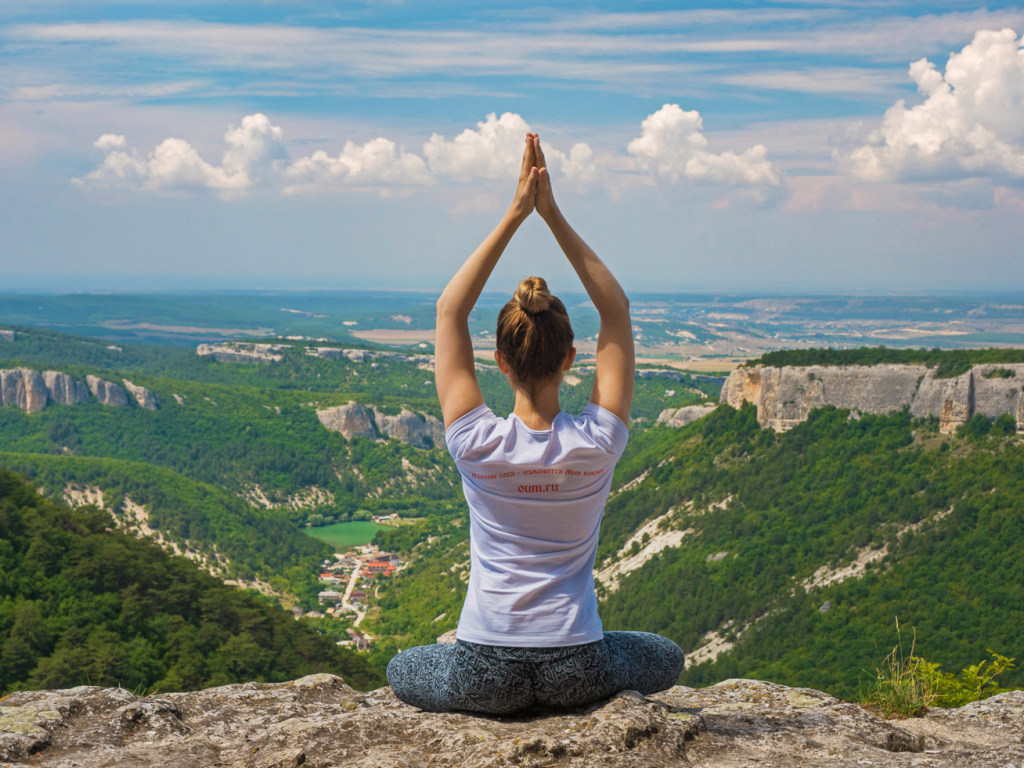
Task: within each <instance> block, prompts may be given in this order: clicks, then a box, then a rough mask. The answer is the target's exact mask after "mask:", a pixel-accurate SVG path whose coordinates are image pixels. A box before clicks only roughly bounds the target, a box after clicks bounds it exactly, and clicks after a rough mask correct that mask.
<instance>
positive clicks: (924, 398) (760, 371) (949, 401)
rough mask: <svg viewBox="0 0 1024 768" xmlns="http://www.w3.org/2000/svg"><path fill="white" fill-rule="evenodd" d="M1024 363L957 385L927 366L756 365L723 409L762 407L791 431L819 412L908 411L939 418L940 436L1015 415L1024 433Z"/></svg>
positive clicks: (761, 416)
mask: <svg viewBox="0 0 1024 768" xmlns="http://www.w3.org/2000/svg"><path fill="white" fill-rule="evenodd" d="M1022 385H1024V364H1019V363H1017V364H1005V365H976V366H974V367H973V368H972V369H971V370H970V371H968V372H967V373H964V374H962V375H960V376H957V377H954V378H948V379H943V378H937V377H936V376H935V371H934V369H932V368H928V367H927V366H924V365H873V366H859V365H851V366H832V365H828V366H826V365H810V366H787V367H782V368H776V367H772V366H761V365H758V366H754V367H752V368H739V369H737V370H735V371H733V372H732V373H731V374H730V375H729V378H728V379H726V382H725V385H724V386H723V387H722V395H721V402H723V403H728V404H729V405H731V406H732V407H734V408H739V407H740V406H741V405H742V404H743V403H744V402H748V403H753V404H754V405H756V406H757V419H758V421H759V422H760V423H761V425H762V426H766V427H771V428H772V429H776V430H786V429H790V428H791V427H793V426H795V425H796V424H799V423H800V422H801V421H804V420H805V419H806V418H807V415H808V414H809V413H810V412H811V411H812V410H813V409H815V408H821V407H823V406H826V405H832V406H836V407H837V408H850V409H851V410H854V411H859V412H860V413H878V414H882V413H890V412H892V411H896V410H899V409H900V408H909V409H910V412H911V414H913V415H914V416H917V417H925V416H936V417H938V419H939V429H940V430H942V431H943V432H952V431H953V430H955V429H956V428H957V427H958V426H960V425H961V424H964V423H965V422H967V421H968V420H969V419H970V418H971V417H972V416H973V415H974V414H976V413H981V414H984V415H985V416H987V417H989V418H990V419H994V418H996V417H997V416H999V415H1001V414H1004V413H1008V414H1010V415H1011V416H1013V417H1014V418H1015V419H1016V421H1017V429H1018V430H1019V431H1021V430H1024V391H1022Z"/></svg>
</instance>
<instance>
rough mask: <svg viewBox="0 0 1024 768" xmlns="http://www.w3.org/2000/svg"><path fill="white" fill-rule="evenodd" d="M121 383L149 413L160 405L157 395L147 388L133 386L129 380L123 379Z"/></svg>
mask: <svg viewBox="0 0 1024 768" xmlns="http://www.w3.org/2000/svg"><path fill="white" fill-rule="evenodd" d="M121 383H122V384H124V388H125V389H126V390H128V394H130V395H131V396H132V397H134V398H135V402H137V403H138V404H139V405H140V406H141V407H142V408H145V409H146V410H147V411H155V410H156V409H157V405H159V403H158V401H157V399H156V395H155V394H154V393H153V392H152V391H151V390H148V389H146V388H145V387H140V386H139V385H138V384H132V383H131V382H130V381H128V379H121Z"/></svg>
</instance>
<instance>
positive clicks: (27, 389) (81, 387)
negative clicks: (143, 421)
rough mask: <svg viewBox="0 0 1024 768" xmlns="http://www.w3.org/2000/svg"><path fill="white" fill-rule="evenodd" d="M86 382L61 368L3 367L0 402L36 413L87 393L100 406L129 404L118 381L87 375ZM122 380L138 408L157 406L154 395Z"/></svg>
mask: <svg viewBox="0 0 1024 768" xmlns="http://www.w3.org/2000/svg"><path fill="white" fill-rule="evenodd" d="M85 381H86V383H84V384H83V383H82V382H81V381H78V380H76V379H73V378H71V377H70V376H69V375H68V374H66V373H63V372H62V371H43V372H42V373H40V372H39V371H34V370H32V369H30V368H13V369H9V370H2V371H0V405H13V406H15V407H17V408H21V410H23V411H25V412H26V413H36V412H38V411H41V410H43V408H45V407H46V406H47V405H49V404H50V403H60V404H61V405H80V404H81V403H84V402H85V401H86V400H88V399H89V393H90V392H91V393H92V394H93V396H95V398H96V399H97V400H99V401H100V403H102V404H103V405H109V406H121V405H127V404H128V395H127V394H126V393H125V390H124V389H122V388H121V386H120V385H119V384H115V383H114V382H111V381H106V380H104V379H101V378H99V377H98V376H86V377H85ZM123 382H124V385H125V387H126V388H127V389H128V391H129V392H131V394H132V397H134V398H135V400H136V402H138V404H139V405H140V406H141V407H143V408H146V409H147V410H150V411H155V410H156V409H157V407H158V404H159V403H158V400H157V397H156V394H154V393H153V392H151V391H150V390H148V389H146V388H145V387H140V386H138V385H136V384H132V382H130V381H128V380H127V379H123Z"/></svg>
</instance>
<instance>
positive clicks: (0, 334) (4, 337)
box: [0, 328, 15, 341]
mask: <svg viewBox="0 0 1024 768" xmlns="http://www.w3.org/2000/svg"><path fill="white" fill-rule="evenodd" d="M14 339H15V335H14V331H9V330H7V329H6V328H0V341H14Z"/></svg>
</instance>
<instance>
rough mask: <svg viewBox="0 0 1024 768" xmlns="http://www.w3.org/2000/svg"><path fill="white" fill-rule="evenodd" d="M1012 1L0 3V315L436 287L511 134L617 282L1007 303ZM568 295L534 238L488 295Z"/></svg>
mask: <svg viewBox="0 0 1024 768" xmlns="http://www.w3.org/2000/svg"><path fill="white" fill-rule="evenodd" d="M1022 35H1024V7H1022V6H1017V5H1011V4H1006V3H999V2H993V3H990V4H988V5H987V6H982V7H978V6H976V5H973V4H967V3H961V2H949V1H946V0H934V1H933V2H929V3H911V2H900V1H899V0H887V1H885V2H878V1H875V0H833V1H832V2H816V1H814V0H787V1H782V0H780V1H778V2H717V3H705V4H699V3H678V2H676V3H673V2H659V1H658V0H643V1H640V2H614V3H612V2H590V3H571V2H564V1H560V0H554V1H553V2H548V3H546V4H544V5H529V4H525V3H509V2H504V1H499V2H489V3H468V2H461V1H456V0H449V1H444V2H441V1H438V2H411V0H409V1H403V0H365V1H364V2H360V1H359V0H348V1H347V2H332V3H326V2H318V1H317V0H280V1H277V0H259V1H250V0H222V1H221V2H217V3H210V2H201V1H200V0H174V1H173V2H166V1H165V0H134V1H133V0H88V1H85V0H83V1H81V2H72V1H70V0H66V1H64V2H58V1H57V0H3V2H2V3H0V292H2V291H3V290H14V291H32V290H45V291H79V290H87V291H102V290H112V291H122V290H141V291H159V290H181V289H206V288H210V289H359V288H396V289H417V290H430V291H437V290H440V289H441V288H442V287H443V286H444V284H445V282H446V281H447V279H448V278H449V277H450V275H451V274H452V273H454V271H455V270H456V269H457V268H458V266H459V265H460V264H461V262H462V260H464V259H465V258H466V256H468V254H469V253H470V252H472V250H473V249H474V248H475V246H476V245H477V244H478V243H479V242H480V240H482V239H483V237H484V236H485V235H486V234H487V233H488V232H489V231H490V229H491V228H492V227H493V226H494V225H495V224H496V223H497V222H498V220H499V219H500V217H501V214H502V212H503V211H504V210H505V209H506V208H507V206H508V204H509V203H510V202H511V197H512V192H513V190H514V187H515V181H516V174H517V169H518V165H519V160H520V155H521V149H522V145H523V137H524V134H525V133H526V131H528V130H529V131H534V132H538V133H539V134H540V136H541V141H542V142H543V143H544V145H545V146H546V148H547V155H548V162H549V166H550V170H551V176H552V183H553V187H554V191H555V196H556V199H557V201H558V203H559V205H560V206H561V208H562V210H563V212H564V213H565V214H566V217H567V218H568V219H569V221H570V223H572V224H573V225H574V226H575V227H576V229H577V230H578V231H579V232H580V234H581V235H582V236H583V237H584V238H585V239H586V240H587V241H588V242H589V243H590V245H591V246H592V247H593V248H594V249H595V250H596V251H597V253H598V254H599V255H601V256H602V258H603V259H604V260H605V261H606V262H607V263H608V264H609V266H610V267H611V268H612V269H613V271H614V272H615V273H616V274H617V275H618V276H619V278H620V280H621V282H622V283H623V285H624V286H625V287H626V288H627V290H636V291H641V290H642V291H652V290H664V291H693V290H697V291H736V292H755V293H756V292H762V293H769V292H771V293H778V292H785V293H794V292H829V293H890V292H892V293H905V292H929V291H957V290H1001V291H1007V290H1009V291H1017V290H1024V258H1021V256H1022V255H1024V249H1022V246H1021V232H1022V231H1024V228H1022V227H1021V225H1020V222H1021V220H1022V217H1024V48H1022ZM527 274H541V275H543V276H546V277H547V278H548V279H549V283H551V285H552V288H553V289H554V290H556V291H557V290H559V289H561V290H565V291H569V290H577V289H578V283H577V282H575V278H574V276H573V275H572V273H571V270H570V269H569V268H568V266H567V265H566V263H565V259H564V257H563V256H562V255H561V254H560V252H559V251H558V249H557V246H556V244H555V243H554V241H553V239H552V238H551V236H550V234H549V233H548V232H547V230H546V229H545V227H544V224H543V222H542V221H541V220H540V219H539V217H537V216H533V217H531V218H530V219H528V220H527V222H526V223H525V224H524V225H523V227H522V228H521V229H520V231H519V232H518V233H517V235H516V237H515V238H514V239H513V241H512V243H511V245H510V246H509V248H508V250H507V251H506V254H505V256H504V257H503V259H502V261H501V262H500V263H499V265H498V267H497V269H496V271H495V275H494V277H493V278H492V283H491V284H490V285H489V286H488V287H489V288H495V289H500V288H501V287H502V286H504V285H505V284H506V283H507V284H508V286H509V287H510V289H511V287H512V286H514V283H515V281H516V280H518V279H519V278H521V277H524V276H525V275H527Z"/></svg>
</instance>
